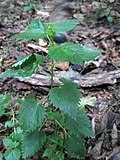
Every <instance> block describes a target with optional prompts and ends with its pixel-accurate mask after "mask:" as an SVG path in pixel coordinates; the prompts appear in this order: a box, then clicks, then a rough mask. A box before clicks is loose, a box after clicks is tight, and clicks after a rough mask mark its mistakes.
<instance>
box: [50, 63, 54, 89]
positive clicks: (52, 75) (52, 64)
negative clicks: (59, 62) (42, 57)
mask: <svg viewBox="0 0 120 160" xmlns="http://www.w3.org/2000/svg"><path fill="white" fill-rule="evenodd" d="M53 78H54V61H53V60H52V63H51V88H52V86H53V82H54V79H53Z"/></svg>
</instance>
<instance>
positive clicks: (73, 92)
mask: <svg viewBox="0 0 120 160" xmlns="http://www.w3.org/2000/svg"><path fill="white" fill-rule="evenodd" d="M61 81H62V83H63V84H64V85H63V86H60V87H55V88H52V89H51V90H50V92H49V100H50V101H51V103H52V104H53V105H54V106H55V107H56V108H59V109H60V110H61V111H63V112H64V113H67V114H68V115H70V116H72V117H76V114H77V112H78V103H79V98H80V91H79V89H78V85H77V84H75V83H74V82H72V81H70V80H66V79H64V78H63V79H61Z"/></svg>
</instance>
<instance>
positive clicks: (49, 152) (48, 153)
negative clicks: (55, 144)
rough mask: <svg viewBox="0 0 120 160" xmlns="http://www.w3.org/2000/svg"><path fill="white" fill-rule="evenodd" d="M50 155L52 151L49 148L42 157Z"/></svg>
mask: <svg viewBox="0 0 120 160" xmlns="http://www.w3.org/2000/svg"><path fill="white" fill-rule="evenodd" d="M51 154H52V150H51V149H50V148H47V149H46V150H45V151H44V153H43V156H42V157H50V155H51Z"/></svg>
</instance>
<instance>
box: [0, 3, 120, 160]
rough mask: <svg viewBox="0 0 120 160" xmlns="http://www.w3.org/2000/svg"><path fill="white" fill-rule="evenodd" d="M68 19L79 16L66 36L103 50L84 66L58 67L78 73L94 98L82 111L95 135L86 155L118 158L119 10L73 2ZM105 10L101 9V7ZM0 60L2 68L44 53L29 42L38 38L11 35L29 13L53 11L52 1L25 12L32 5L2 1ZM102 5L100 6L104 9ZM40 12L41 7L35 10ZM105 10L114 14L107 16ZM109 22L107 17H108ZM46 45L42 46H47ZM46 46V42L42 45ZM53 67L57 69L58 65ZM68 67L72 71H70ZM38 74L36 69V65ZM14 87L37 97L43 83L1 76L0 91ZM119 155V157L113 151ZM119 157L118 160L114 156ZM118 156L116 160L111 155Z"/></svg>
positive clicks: (0, 123) (0, 129)
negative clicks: (93, 103) (25, 38)
mask: <svg viewBox="0 0 120 160" xmlns="http://www.w3.org/2000/svg"><path fill="white" fill-rule="evenodd" d="M76 4H77V6H78V7H79V9H78V10H75V11H74V13H73V15H72V18H79V19H80V23H79V24H78V25H77V26H76V27H75V28H74V29H73V30H72V31H70V32H69V33H68V34H69V37H70V41H71V42H74V43H78V44H84V45H86V46H88V47H91V48H98V49H101V50H103V53H102V54H101V55H100V56H99V57H97V58H96V59H95V60H94V61H90V62H87V63H85V65H84V66H81V67H80V66H77V65H71V64H67V66H65V67H64V66H63V65H62V68H61V66H58V67H57V69H58V71H59V72H62V73H63V74H64V76H65V75H66V74H71V70H70V68H72V70H73V72H72V73H73V75H75V76H77V75H78V73H80V75H81V76H83V78H85V81H81V82H80V86H81V93H82V95H83V96H84V97H96V104H95V106H94V107H90V106H89V105H88V106H87V107H86V112H87V114H88V116H89V117H90V119H91V123H92V128H93V131H94V132H95V134H96V135H97V136H96V138H95V139H94V140H93V142H91V143H90V144H89V145H88V146H87V155H88V158H87V159H88V160H104V159H105V160H107V159H111V160H119V159H120V22H117V20H115V18H118V19H119V21H120V11H119V9H118V7H120V4H118V6H117V5H116V6H114V5H113V4H111V3H109V4H105V3H99V2H95V1H94V2H92V3H90V2H79V3H78V2H77V3H76ZM102 5H103V6H104V7H105V6H106V5H107V9H101V8H102V7H101V6H102ZM0 6H1V7H0V19H1V20H0V63H1V62H3V64H2V67H1V68H0V69H1V72H2V71H5V70H6V69H7V68H8V67H9V66H11V65H12V64H14V63H15V62H16V56H23V55H27V54H30V53H38V54H43V52H44V51H40V50H39V49H36V48H34V47H33V48H32V47H31V46H32V45H31V44H34V45H36V46H37V45H39V44H38V41H27V40H18V39H14V38H11V36H12V35H14V34H16V33H19V32H21V31H23V30H24V29H25V27H26V26H27V24H28V23H29V22H30V21H31V19H32V18H42V19H43V20H44V21H47V20H48V19H49V15H50V14H51V13H52V10H53V6H54V3H53V1H48V0H47V1H42V2H40V1H37V2H36V4H35V7H34V8H31V9H29V10H28V11H26V12H25V11H23V10H24V9H27V8H24V7H25V6H30V5H29V3H28V1H27V0H25V1H22V0H16V1H11V0H5V1H2V2H0ZM104 7H103V8H104ZM38 11H39V12H38ZM108 13H112V15H111V16H109V17H108ZM112 16H113V17H114V19H111V21H112V22H110V18H113V17H112ZM45 47H46V46H45ZM46 49H47V47H46ZM57 69H56V70H57ZM69 72H70V73H69ZM35 73H37V74H39V68H38V69H37V70H36V72H35ZM92 78H93V79H92ZM9 92H14V93H15V98H17V97H25V96H26V95H28V94H29V93H31V92H34V93H35V94H36V95H37V96H38V98H39V97H41V96H43V95H44V94H46V88H45V89H44V86H42V87H41V86H39V85H36V82H32V83H31V80H28V81H26V80H18V79H14V78H6V79H0V94H4V93H9ZM7 120H8V118H7V117H6V116H2V117H0V153H3V152H4V150H5V148H4V145H3V143H2V139H3V137H5V136H6V135H8V133H9V131H8V130H7V131H6V130H5V122H6V121H7ZM116 154H117V156H116ZM116 157H118V159H117V158H116ZM115 158H116V159H115Z"/></svg>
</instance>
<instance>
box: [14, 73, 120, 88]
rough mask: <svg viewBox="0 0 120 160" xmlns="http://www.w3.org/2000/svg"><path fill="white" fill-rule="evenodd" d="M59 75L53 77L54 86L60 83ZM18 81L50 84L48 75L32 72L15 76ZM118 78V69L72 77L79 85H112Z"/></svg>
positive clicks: (119, 74) (119, 77)
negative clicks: (27, 74) (24, 75)
mask: <svg viewBox="0 0 120 160" xmlns="http://www.w3.org/2000/svg"><path fill="white" fill-rule="evenodd" d="M59 78H61V77H59V76H56V77H54V86H59V85H61V82H60V81H59ZM17 79H18V80H19V81H22V82H26V83H30V84H32V85H36V86H47V87H49V86H50V76H49V77H47V76H45V75H39V74H33V75H32V76H31V77H24V78H21V77H19V78H17ZM119 80H120V70H114V71H110V72H104V73H100V74H91V75H85V76H80V79H74V80H73V81H74V82H76V83H77V84H79V85H80V86H81V87H96V86H101V85H113V84H115V83H117V82H119Z"/></svg>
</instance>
